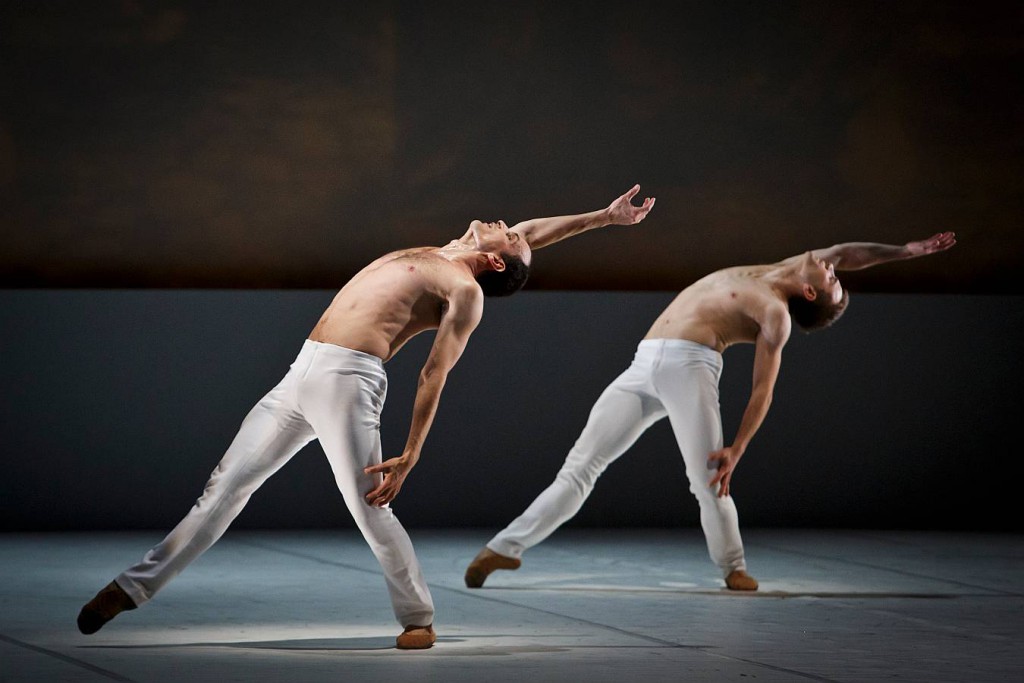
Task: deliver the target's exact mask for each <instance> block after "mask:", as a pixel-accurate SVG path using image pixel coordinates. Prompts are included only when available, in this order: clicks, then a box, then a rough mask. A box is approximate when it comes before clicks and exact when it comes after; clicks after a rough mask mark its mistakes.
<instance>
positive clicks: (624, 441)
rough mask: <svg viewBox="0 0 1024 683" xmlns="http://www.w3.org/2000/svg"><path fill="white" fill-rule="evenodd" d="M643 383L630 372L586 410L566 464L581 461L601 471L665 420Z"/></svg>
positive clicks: (637, 375)
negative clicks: (655, 424) (584, 422)
mask: <svg viewBox="0 0 1024 683" xmlns="http://www.w3.org/2000/svg"><path fill="white" fill-rule="evenodd" d="M644 379H645V378H644V377H643V376H642V373H641V372H638V371H636V370H635V369H634V368H630V369H629V370H627V371H626V372H624V373H623V374H622V375H620V376H619V377H618V378H616V379H615V381H614V382H612V383H611V384H610V385H609V386H608V388H606V389H605V390H604V392H603V393H602V394H601V396H600V397H599V398H598V399H597V403H595V404H594V407H593V408H591V410H590V416H589V417H588V418H587V424H586V426H585V427H584V428H583V432H581V433H580V436H579V438H578V439H577V440H576V445H575V446H574V447H573V452H572V453H571V454H570V456H569V460H570V461H572V460H574V459H585V460H587V461H588V462H592V463H595V464H598V465H600V466H601V467H602V469H603V467H605V466H607V465H608V464H609V463H611V462H612V461H613V460H615V459H616V458H618V457H619V456H620V455H622V454H623V453H625V452H626V450H627V449H629V447H630V446H632V445H633V443H634V442H636V440H637V439H638V438H640V435H641V434H643V433H644V432H645V431H646V430H647V428H648V427H650V426H651V425H652V424H654V423H655V422H657V421H658V420H660V419H661V418H663V417H664V416H665V409H664V408H663V407H662V404H661V402H660V401H659V400H658V399H657V397H655V396H654V395H653V394H652V393H651V392H650V391H648V390H647V389H646V382H645V381H643V380H644Z"/></svg>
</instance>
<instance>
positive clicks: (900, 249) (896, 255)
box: [814, 232, 956, 270]
mask: <svg viewBox="0 0 1024 683" xmlns="http://www.w3.org/2000/svg"><path fill="white" fill-rule="evenodd" d="M954 244H956V234H955V233H952V232H940V233H937V234H935V235H932V236H931V237H929V238H928V239H926V240H920V241H917V242H908V243H907V244H904V245H902V246H900V245H895V244H876V243H874V242H847V243H845V244H837V245H835V246H832V247H829V248H828V249H815V250H814V255H815V256H817V257H818V258H820V259H823V260H825V261H828V262H829V263H831V264H833V265H834V266H835V268H836V270H861V269H862V268H870V267H871V266H877V265H878V264H880V263H888V262H889V261H903V260H905V259H911V258H917V257H918V256H927V255H928V254H937V253H939V252H940V251H946V250H947V249H949V248H951V247H952V246H953V245H954Z"/></svg>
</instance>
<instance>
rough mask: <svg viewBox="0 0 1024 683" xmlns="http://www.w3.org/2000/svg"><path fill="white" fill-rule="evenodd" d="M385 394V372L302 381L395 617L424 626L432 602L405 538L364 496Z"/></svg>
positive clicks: (377, 452) (386, 512)
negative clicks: (373, 557) (386, 588)
mask: <svg viewBox="0 0 1024 683" xmlns="http://www.w3.org/2000/svg"><path fill="white" fill-rule="evenodd" d="M385 391H386V379H385V377H384V373H383V369H381V370H380V374H379V376H376V377H375V376H373V373H370V372H363V371H360V372H353V373H351V374H340V373H324V374H323V376H321V377H317V378H315V379H313V378H311V379H310V380H309V381H307V382H306V384H305V385H304V387H303V393H302V406H303V411H304V412H305V414H306V416H307V417H308V419H309V421H310V424H312V425H313V428H314V429H315V430H316V434H317V437H318V438H319V439H320V445H321V446H323V449H324V453H325V454H326V455H327V460H328V461H329V462H330V465H331V469H332V471H333V472H334V478H335V481H336V482H337V484H338V489H339V490H340V491H341V494H342V496H343V497H344V499H345V505H346V507H347V508H348V510H349V512H350V513H352V518H353V519H354V520H355V522H356V525H357V526H358V527H359V530H360V531H361V532H362V534H363V537H364V538H366V542H367V543H368V544H369V546H370V549H371V550H372V551H373V554H374V555H375V556H376V558H377V561H378V562H380V566H381V569H383V570H384V580H385V582H386V583H387V587H388V593H389V595H390V597H391V605H392V609H393V610H394V613H395V617H396V618H397V619H398V622H399V623H400V624H401V625H402V626H403V627H410V626H428V625H430V624H431V623H432V622H433V619H434V603H433V600H432V598H431V596H430V589H429V588H427V582H426V579H424V577H423V572H422V571H421V569H420V564H419V561H418V560H417V559H416V553H415V552H414V551H413V547H412V541H411V540H410V539H409V534H407V533H406V531H405V529H404V528H403V527H402V524H401V522H399V521H398V518H397V517H396V516H395V514H394V512H392V511H391V508H390V507H383V508H379V507H374V506H372V505H370V504H369V503H367V502H366V499H365V498H364V496H365V495H366V494H367V493H369V492H370V491H371V490H373V489H374V488H375V487H376V486H377V485H378V484H379V483H380V480H381V475H379V474H376V475H368V474H365V473H364V472H363V468H364V467H367V466H369V465H376V464H378V463H380V462H381V445H380V411H381V408H382V407H383V404H384V393H385ZM431 642H433V641H431Z"/></svg>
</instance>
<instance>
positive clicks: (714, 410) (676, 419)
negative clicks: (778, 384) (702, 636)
mask: <svg viewBox="0 0 1024 683" xmlns="http://www.w3.org/2000/svg"><path fill="white" fill-rule="evenodd" d="M658 386H659V389H660V391H659V396H660V397H661V399H662V402H663V403H664V405H665V408H666V409H667V411H668V418H669V421H670V422H671V423H672V431H673V432H674V433H675V437H676V442H677V443H678V444H679V450H680V452H681V453H682V455H683V461H684V462H685V464H686V477H687V479H689V481H690V492H691V493H693V495H694V496H695V497H696V498H697V502H698V503H699V504H700V524H701V528H702V529H703V530H704V537H705V539H706V541H707V546H708V552H709V553H710V555H711V559H712V561H713V562H714V563H715V564H716V565H718V566H719V567H720V568H721V570H722V573H723V576H725V575H728V574H729V573H730V572H732V571H734V570H742V569H745V568H746V561H745V559H744V554H743V540H742V539H741V538H740V526H739V515H738V514H737V511H736V504H735V503H734V502H733V499H732V497H731V496H728V497H725V498H719V497H718V492H717V490H715V489H713V488H712V487H711V486H710V485H709V483H710V481H711V479H712V478H713V477H714V474H715V473H714V471H713V470H709V469H708V467H707V458H708V455H710V454H711V452H712V451H715V450H718V449H719V448H721V447H722V418H721V414H720V412H719V405H718V377H717V374H716V373H715V372H713V371H712V370H710V369H708V368H706V367H701V366H698V367H689V368H683V369H680V370H678V371H673V372H671V373H667V374H666V375H664V376H662V377H660V378H659V381H658Z"/></svg>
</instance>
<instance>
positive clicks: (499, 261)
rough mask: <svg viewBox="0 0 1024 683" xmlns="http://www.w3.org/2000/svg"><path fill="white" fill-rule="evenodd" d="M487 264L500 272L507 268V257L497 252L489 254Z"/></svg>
mask: <svg viewBox="0 0 1024 683" xmlns="http://www.w3.org/2000/svg"><path fill="white" fill-rule="evenodd" d="M487 265H488V266H490V268H491V270H493V271H495V272H498V273H500V272H502V271H503V270H505V259H503V258H501V257H500V256H498V255H497V254H487Z"/></svg>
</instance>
